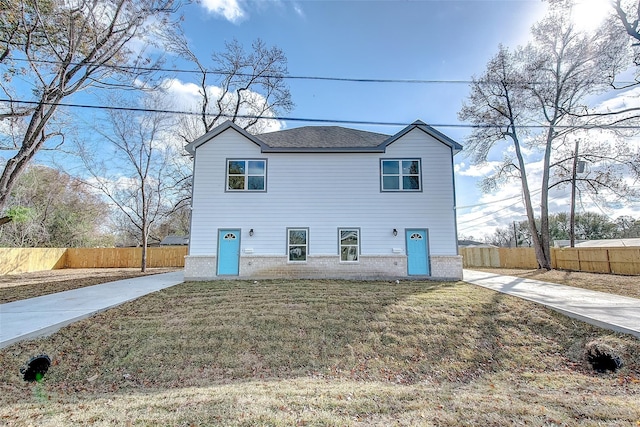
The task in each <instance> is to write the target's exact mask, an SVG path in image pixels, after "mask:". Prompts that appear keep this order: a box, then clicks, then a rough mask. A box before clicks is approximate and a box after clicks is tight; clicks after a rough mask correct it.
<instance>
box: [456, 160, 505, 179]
mask: <svg viewBox="0 0 640 427" xmlns="http://www.w3.org/2000/svg"><path fill="white" fill-rule="evenodd" d="M500 165H501V163H500V162H487V163H484V164H482V165H468V167H467V165H466V164H465V163H464V162H461V163H458V164H456V165H455V166H454V170H455V173H456V174H458V175H461V176H471V177H476V178H481V177H485V176H487V175H491V174H493V173H494V172H495V169H496V168H497V167H499V166H500Z"/></svg>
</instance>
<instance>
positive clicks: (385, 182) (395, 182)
mask: <svg viewBox="0 0 640 427" xmlns="http://www.w3.org/2000/svg"><path fill="white" fill-rule="evenodd" d="M382 189H383V190H399V189H400V178H399V177H397V176H385V177H382Z"/></svg>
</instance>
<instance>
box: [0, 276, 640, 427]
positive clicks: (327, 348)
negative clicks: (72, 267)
mask: <svg viewBox="0 0 640 427" xmlns="http://www.w3.org/2000/svg"><path fill="white" fill-rule="evenodd" d="M592 340H599V341H600V342H603V343H607V344H608V345H610V346H612V347H613V348H615V349H616V351H617V352H618V353H619V354H620V355H621V356H622V358H623V361H624V363H625V365H624V367H623V368H622V369H621V370H619V371H618V372H616V373H596V372H594V371H592V370H591V369H590V367H589V366H588V364H587V363H586V362H585V361H584V358H583V348H584V346H585V344H586V343H587V342H589V341H592ZM39 353H47V354H48V355H49V356H51V358H52V359H53V364H52V366H51V368H50V370H49V372H48V373H47V374H46V375H45V377H44V380H43V381H42V382H40V383H25V382H24V381H23V380H22V379H21V376H20V374H19V371H18V370H19V368H20V366H21V365H23V364H24V363H25V362H26V361H27V360H28V359H29V358H30V357H32V356H34V355H36V354H39ZM639 378H640V341H639V340H637V339H636V338H634V337H631V336H628V335H622V334H615V333H611V332H609V331H605V330H602V329H599V328H596V327H593V326H590V325H587V324H584V323H581V322H578V321H576V320H572V319H569V318H567V317H564V316H562V315H560V314H557V313H555V312H552V311H550V310H547V309H545V308H543V307H540V306H537V305H535V304H533V303H530V302H526V301H522V300H519V299H516V298H513V297H510V296H506V295H503V294H498V293H495V292H492V291H489V290H485V289H482V288H479V287H475V286H472V285H467V284H464V283H462V282H459V283H435V282H402V283H400V284H398V285H396V284H395V283H388V282H341V281H267V282H259V283H254V282H250V281H249V282H247V281H230V282H222V281H221V282H199V283H194V282H192V283H185V284H182V285H178V286H175V287H173V288H169V289H166V290H163V291H160V292H157V293H155V294H151V295H148V296H146V297H143V298H140V299H138V300H136V301H133V302H131V303H127V304H124V305H122V306H120V307H118V308H115V309H111V310H109V311H107V312H103V313H101V314H98V315H96V316H94V317H92V318H89V319H86V320H83V321H81V322H78V323H76V324H74V325H71V326H69V327H66V328H64V329H62V330H61V331H59V332H58V333H56V334H54V335H52V336H51V337H48V338H44V339H40V340H34V341H28V342H23V343H18V344H15V345H13V346H10V347H7V348H5V349H2V350H0V423H6V424H9V425H78V424H89V425H185V426H187V425H246V426H253V425H283V426H284V425H308V426H312V425H327V426H329V425H331V426H333V425H366V426H369V425H384V426H386V425H392V424H399V425H438V426H459V425H482V426H504V425H514V424H527V425H569V426H571V425H603V426H604V425H607V426H608V425H636V423H637V422H640V382H639V381H640V380H639Z"/></svg>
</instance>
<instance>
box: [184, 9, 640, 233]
mask: <svg viewBox="0 0 640 427" xmlns="http://www.w3.org/2000/svg"><path fill="white" fill-rule="evenodd" d="M546 7H547V5H546V3H544V2H542V1H540V0H502V1H500V0H493V1H477V0H470V1H390V0H387V1H361V0H353V1H320V0H317V1H302V0H299V1H288V0H272V1H243V0H202V1H201V2H200V4H198V5H191V6H189V7H188V8H187V9H185V22H184V24H185V28H186V31H187V36H188V37H189V38H190V40H191V43H192V48H193V50H194V52H195V53H196V54H197V55H198V56H199V57H200V58H208V57H209V55H210V53H211V52H214V51H222V50H223V49H224V43H225V41H231V40H233V39H237V40H238V41H240V42H241V43H243V44H244V45H245V46H247V47H248V46H250V44H251V42H252V41H253V40H255V39H257V38H261V39H262V40H263V41H264V42H265V43H266V44H267V45H269V46H273V45H275V46H278V47H279V48H281V49H282V50H283V51H284V53H285V55H286V56H287V58H288V69H289V73H290V75H292V76H317V77H339V78H354V79H399V80H411V79H416V80H434V81H438V83H429V84H415V83H356V82H335V81H317V80H289V86H290V89H291V93H292V96H293V101H294V102H295V104H296V105H295V108H294V109H293V111H291V112H290V113H288V114H287V116H288V117H295V118H310V119H327V120H332V119H336V120H349V121H366V122H392V123H405V124H409V123H411V122H413V121H415V120H416V119H421V120H423V121H425V122H426V123H428V124H431V125H433V126H434V127H436V128H437V129H438V130H440V131H441V132H443V133H445V134H447V135H448V136H450V137H452V138H454V139H455V140H457V141H458V142H460V143H461V144H462V145H464V143H465V136H466V135H467V134H468V132H469V129H467V128H464V127H456V125H460V124H461V123H460V122H459V121H458V118H457V113H458V111H459V110H460V108H461V106H462V103H463V102H464V100H465V98H466V96H467V94H468V90H469V87H468V85H467V84H465V83H461V82H465V81H469V80H470V79H471V78H472V76H474V75H480V74H482V72H483V71H484V69H485V67H486V64H487V62H488V60H489V59H490V58H491V57H492V56H494V55H495V53H496V52H497V48H498V45H499V44H503V45H506V46H509V47H516V46H518V45H523V44H526V42H527V41H528V39H529V30H530V28H531V25H532V24H533V23H534V22H536V21H537V20H539V19H540V18H542V17H543V15H544V13H545V10H546ZM606 7H607V3H606V0H580V1H579V2H578V6H577V7H576V8H575V12H574V15H575V16H574V18H575V20H576V22H579V23H580V24H579V25H581V26H584V27H586V28H588V27H589V26H591V25H594V24H596V23H597V22H598V21H599V19H600V18H601V17H602V16H604V14H605V12H607V9H606ZM205 63H206V62H205ZM184 82H185V83H186V80H185V81H184ZM308 124H312V123H305V122H296V121H288V122H285V123H284V124H283V126H284V127H286V128H292V127H298V126H304V125H308ZM447 125H453V126H447ZM344 126H349V127H354V128H359V129H364V130H370V131H373V132H381V133H388V134H394V133H396V132H398V131H399V130H400V129H401V128H402V126H379V125H359V124H345V125H344ZM498 156H501V155H500V153H498ZM469 163H470V162H469V161H468V159H466V158H465V156H464V154H462V153H461V154H459V155H457V156H456V172H457V173H456V184H457V185H456V193H457V206H458V207H459V210H458V223H459V227H458V228H459V232H460V234H461V235H465V236H474V237H477V238H481V237H482V236H484V235H486V234H491V233H492V232H493V231H494V230H495V228H496V227H499V226H508V225H509V224H511V223H512V221H522V220H523V219H524V217H523V214H524V207H523V204H522V203H521V201H520V198H519V194H520V189H519V185H511V186H508V187H506V188H504V189H502V190H500V191H499V192H497V193H496V194H482V193H481V192H480V191H479V189H478V187H477V182H478V181H479V179H480V178H481V177H482V176H483V175H484V174H485V173H486V171H487V170H486V169H484V170H483V169H480V168H475V167H473V166H471V165H470V164H469ZM532 170H535V167H532ZM533 188H534V189H535V186H534V187H533ZM550 199H551V200H550V202H551V203H550V207H551V210H552V211H564V212H568V210H569V196H568V192H567V191H560V192H552V194H551V195H550ZM579 204H580V206H579V207H578V211H581V210H592V211H593V210H595V211H601V212H603V213H605V214H607V215H608V216H609V217H610V218H612V219H615V218H616V217H617V216H619V215H622V214H627V215H632V216H634V217H636V218H637V217H639V216H640V209H639V208H638V207H635V206H628V205H623V206H619V207H618V209H614V210H606V209H604V208H602V207H601V206H594V205H593V203H591V201H589V200H586V199H585V200H582V199H581V200H580V201H579Z"/></svg>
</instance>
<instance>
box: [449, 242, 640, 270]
mask: <svg viewBox="0 0 640 427" xmlns="http://www.w3.org/2000/svg"><path fill="white" fill-rule="evenodd" d="M460 255H462V257H463V266H464V268H473V267H495V268H538V263H537V261H536V255H535V252H534V250H533V248H460ZM551 266H552V267H553V268H555V269H558V270H572V271H585V272H590V273H612V274H624V275H640V247H615V248H614V247H611V248H551Z"/></svg>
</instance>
